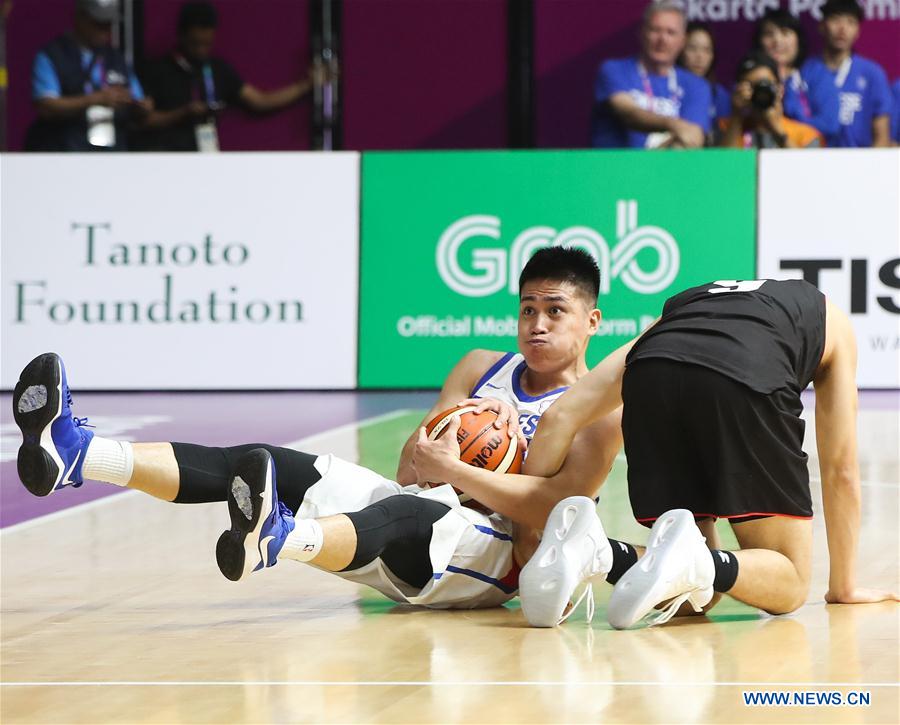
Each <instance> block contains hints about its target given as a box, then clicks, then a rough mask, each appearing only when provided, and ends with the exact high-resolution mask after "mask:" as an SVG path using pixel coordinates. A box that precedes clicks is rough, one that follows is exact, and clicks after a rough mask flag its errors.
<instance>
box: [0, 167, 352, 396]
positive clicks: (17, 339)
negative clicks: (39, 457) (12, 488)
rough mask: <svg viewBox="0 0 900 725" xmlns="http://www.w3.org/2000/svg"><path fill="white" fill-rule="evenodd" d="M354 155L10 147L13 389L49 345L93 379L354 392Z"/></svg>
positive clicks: (93, 384)
mask: <svg viewBox="0 0 900 725" xmlns="http://www.w3.org/2000/svg"><path fill="white" fill-rule="evenodd" d="M358 162H359V157H358V155H356V154H336V155H328V156H319V155H313V154H279V155H274V154H240V155H238V154H235V155H221V156H215V157H211V156H198V155H163V154H159V155H157V154H154V155H137V154H131V155H108V156H107V155H78V154H73V155H60V156H50V155H28V156H19V155H13V156H4V157H3V158H2V172H3V188H2V205H3V218H2V255H3V258H2V261H3V265H2V266H3V271H2V302H3V304H2V325H3V327H2V332H3V351H2V362H3V366H2V367H3V370H2V376H3V379H2V386H3V387H4V388H10V387H12V386H13V385H14V384H15V381H16V377H17V375H18V372H19V370H20V369H21V368H22V367H23V366H24V365H25V363H27V362H28V360H30V359H31V358H32V357H33V356H35V355H37V354H39V353H41V352H46V351H48V350H54V351H58V352H60V353H62V354H63V356H64V357H65V358H66V359H67V361H68V363H69V365H70V367H72V368H73V369H77V371H78V374H77V384H78V385H79V387H82V388H100V389H129V388H130V389H139V388H167V389H203V388H207V389H209V388H216V389H224V388H322V387H327V388H339V387H347V388H349V387H353V386H354V385H355V384H356V369H355V368H356V365H355V358H356V324H357V320H356V308H357V297H356V267H357V259H358V237H357V235H358V231H357V228H358V227H357V224H358V222H357V209H358V197H357V189H358ZM323 339H328V341H329V349H330V351H331V352H330V354H329V355H327V356H326V355H315V354H311V351H314V350H315V349H317V347H318V346H319V345H321V340H323Z"/></svg>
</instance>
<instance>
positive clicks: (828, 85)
mask: <svg viewBox="0 0 900 725" xmlns="http://www.w3.org/2000/svg"><path fill="white" fill-rule="evenodd" d="M753 48H754V49H755V50H762V51H764V52H765V53H766V54H767V55H769V57H770V58H772V59H773V60H774V61H775V62H776V63H777V64H778V77H779V80H780V81H781V83H782V85H783V86H784V115H785V116H787V117H788V118H792V119H794V120H795V121H802V122H803V123H807V124H809V125H811V126H815V127H816V128H817V129H818V130H819V131H821V132H822V135H823V136H831V135H833V134H836V133H837V132H838V127H839V123H838V94H837V89H836V88H835V87H834V81H833V80H832V79H831V77H830V76H829V75H828V74H827V73H825V72H823V71H822V70H821V69H816V68H810V67H804V65H803V62H804V61H805V60H806V35H805V34H804V32H803V27H802V26H801V25H800V21H799V20H797V18H795V17H794V16H793V15H791V14H790V13H789V12H788V11H787V10H781V9H775V10H768V11H766V13H765V15H763V16H762V18H761V19H760V21H759V22H758V23H757V24H756V31H755V34H754V38H753Z"/></svg>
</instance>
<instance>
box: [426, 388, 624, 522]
mask: <svg viewBox="0 0 900 725" xmlns="http://www.w3.org/2000/svg"><path fill="white" fill-rule="evenodd" d="M557 404H558V402H557V403H554V406H555V405H557ZM554 406H551V407H550V410H552V409H553V407H554ZM544 415H545V416H546V413H545V414H544ZM620 417H621V411H620V410H615V411H613V412H612V413H611V414H609V415H607V416H605V417H603V418H602V419H600V420H598V421H595V422H594V423H593V424H591V425H589V426H588V427H586V428H584V429H583V430H581V431H579V432H578V433H577V435H576V436H575V438H574V441H573V442H572V445H571V449H570V450H569V454H568V456H567V457H566V460H565V464H564V465H563V466H562V468H561V469H560V471H559V473H557V474H556V475H555V476H552V477H549V478H548V477H543V476H534V475H519V474H500V473H496V472H493V471H487V470H484V469H481V468H476V467H474V466H470V465H468V464H466V463H463V462H462V461H460V460H459V445H458V444H457V442H456V430H457V428H458V427H459V422H458V419H457V420H454V421H453V422H452V423H451V424H450V425H449V426H448V432H447V433H446V434H445V435H443V436H441V438H439V439H438V440H436V441H428V440H427V438H426V437H425V432H424V429H420V430H419V434H418V436H419V437H418V442H417V444H416V445H415V446H414V451H413V463H414V466H415V468H416V470H417V471H418V474H419V476H420V478H424V479H426V480H440V481H447V482H449V483H452V484H453V485H454V486H455V487H456V488H458V489H460V490H461V491H463V492H464V493H467V494H468V495H470V496H471V497H472V498H473V499H475V500H476V501H478V502H479V503H481V504H483V505H484V506H487V507H488V508H490V509H491V510H493V511H496V512H497V513H499V514H503V515H504V516H507V517H509V518H510V519H511V520H512V521H513V522H515V523H516V524H518V525H520V526H526V527H529V528H536V529H537V528H543V526H544V523H545V522H546V520H547V516H548V515H549V513H550V510H551V509H552V508H553V507H554V506H555V505H556V504H557V503H559V501H561V500H562V499H564V498H566V497H568V496H594V495H596V493H597V490H598V489H599V488H600V486H601V485H602V484H603V482H604V481H605V480H606V477H607V475H608V474H609V471H610V469H611V468H612V464H613V461H614V459H615V455H616V451H618V450H619V448H620V446H621V440H622V432H621V423H620ZM543 425H544V423H543V420H542V422H541V425H540V426H538V430H540V428H541V426H543ZM613 440H614V441H615V442H616V445H610V442H611V441H613ZM529 456H530V454H529ZM599 458H602V460H599Z"/></svg>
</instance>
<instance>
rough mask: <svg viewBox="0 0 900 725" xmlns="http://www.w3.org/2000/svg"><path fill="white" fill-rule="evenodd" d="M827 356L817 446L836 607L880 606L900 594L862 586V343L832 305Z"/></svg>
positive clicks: (831, 597) (819, 383) (831, 598)
mask: <svg viewBox="0 0 900 725" xmlns="http://www.w3.org/2000/svg"><path fill="white" fill-rule="evenodd" d="M825 321H826V322H825V351H824V353H823V355H822V362H821V363H820V365H819V369H818V371H817V372H816V376H815V379H814V382H813V384H814V386H815V390H816V441H817V447H818V453H819V467H820V469H821V477H822V503H823V505H824V509H825V531H826V534H827V537H828V554H829V558H830V573H829V578H828V593H827V594H826V595H825V599H826V601H828V602H831V603H846V604H850V603H860V602H878V601H882V600H885V599H898V596H897V594H895V593H890V592H883V591H878V590H875V589H865V588H860V587H858V586H857V585H856V556H857V545H858V542H859V524H860V479H859V463H858V461H857V441H856V410H857V390H856V357H857V354H856V339H855V336H854V334H853V328H852V326H851V323H850V320H849V319H848V318H847V315H846V314H844V312H842V311H841V310H840V309H838V308H837V307H835V306H834V305H833V304H831V303H830V302H828V303H827V306H826V312H825Z"/></svg>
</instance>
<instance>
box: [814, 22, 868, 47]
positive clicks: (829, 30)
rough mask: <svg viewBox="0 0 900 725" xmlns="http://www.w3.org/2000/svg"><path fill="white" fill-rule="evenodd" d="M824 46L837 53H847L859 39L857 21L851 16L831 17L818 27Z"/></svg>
mask: <svg viewBox="0 0 900 725" xmlns="http://www.w3.org/2000/svg"><path fill="white" fill-rule="evenodd" d="M819 29H820V30H821V31H822V36H823V37H824V38H825V44H826V45H827V46H828V47H829V48H830V49H831V50H835V51H838V52H844V53H845V52H848V51H850V50H852V49H853V44H854V43H856V39H857V38H858V37H859V21H858V20H857V19H856V18H855V17H854V16H853V15H831V16H829V17H827V18H825V19H824V20H823V21H822V24H821V25H820V26H819Z"/></svg>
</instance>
